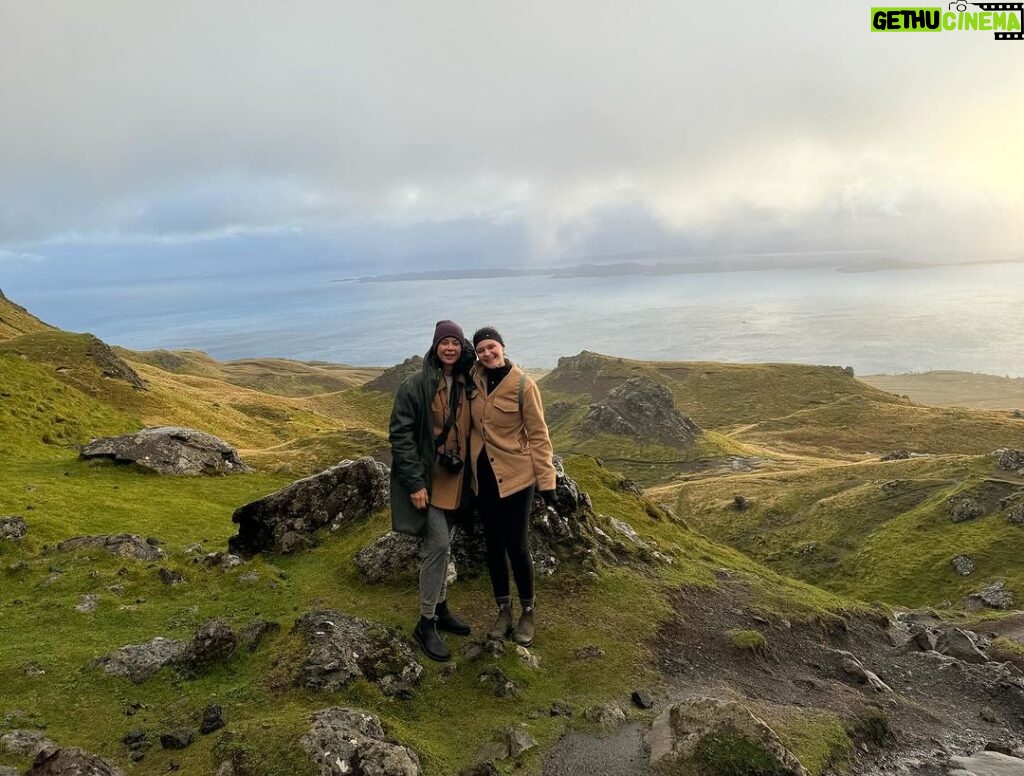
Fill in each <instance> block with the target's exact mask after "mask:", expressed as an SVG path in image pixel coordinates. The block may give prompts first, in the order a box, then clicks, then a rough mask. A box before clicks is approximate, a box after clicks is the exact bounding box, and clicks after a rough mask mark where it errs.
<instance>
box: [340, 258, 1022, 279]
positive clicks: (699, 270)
mask: <svg viewBox="0 0 1024 776" xmlns="http://www.w3.org/2000/svg"><path fill="white" fill-rule="evenodd" d="M763 258H764V257H757V258H756V259H755V257H747V258H738V259H730V260H716V261H713V262H712V261H700V262H616V263H613V264H574V265H571V266H565V267H554V268H550V267H549V268H543V269H542V268H536V269H506V268H501V267H497V268H473V267H467V268H465V269H445V270H425V271H422V272H396V273H390V274H383V275H363V276H360V277H349V278H336V279H332V280H330V281H329V282H331V283H405V282H417V281H430V280H483V279H488V278H495V279H497V278H518V277H547V278H550V279H552V280H571V279H576V278H609V277H658V276H666V275H700V274H715V273H721V274H725V273H730V272H771V271H776V270H786V271H788V270H807V269H831V270H835V271H836V272H842V273H848V274H858V273H866V272H887V271H914V270H924V269H936V268H944V267H964V266H972V265H989V264H1019V263H1021V262H1024V256H1021V257H1018V258H1004V259H981V260H978V261H951V262H940V261H920V262H919V261H907V260H905V259H873V260H869V261H867V262H865V263H863V264H836V263H835V260H834V258H829V259H824V258H821V259H817V260H814V259H810V260H809V259H808V258H807V257H806V256H804V255H800V256H791V257H788V258H787V259H784V260H781V261H775V262H773V263H772V264H770V265H767V266H766V265H765V263H764V261H763Z"/></svg>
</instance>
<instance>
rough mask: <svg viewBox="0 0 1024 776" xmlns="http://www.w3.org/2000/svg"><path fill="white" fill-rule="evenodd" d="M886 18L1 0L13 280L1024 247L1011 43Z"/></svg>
mask: <svg viewBox="0 0 1024 776" xmlns="http://www.w3.org/2000/svg"><path fill="white" fill-rule="evenodd" d="M869 26H870V3H869V2H867V0H863V1H860V0H856V1H855V0H843V2H837V3H825V2H820V0H814V1H813V2H794V1H793V0H785V2H778V3H771V2H747V1H746V0H742V1H740V2H732V3H710V2H706V3H690V2H682V1H681V0H665V1H664V2H643V1H642V0H636V1H635V2H632V3H629V4H625V3H622V2H600V1H599V0H587V1H586V2H552V0H544V2H539V1H537V2H533V1H531V0H527V1H525V2H524V1H523V0H520V1H519V2H516V3H489V2H479V1H478V0H473V1H472V2H470V1H466V2H456V1H453V0H443V1H442V2H435V3H423V2H387V1H382V2H374V3H368V2H339V1H338V0H331V1H330V2H308V1H304V2H287V3H286V2H277V1H274V2H261V1H260V0H245V1H244V2H226V1H225V0H216V2H191V1H187V0H186V1H178V2H173V3H167V2H155V1H150V0H123V1H114V0H92V1H91V2H79V1H78V0H66V1H65V2H52V1H50V0H33V1H32V2H27V1H23V0H0V117H2V118H0V287H3V284H4V278H5V276H6V277H7V278H8V279H9V280H11V281H13V282H14V283H15V284H17V283H19V282H20V283H26V284H27V283H29V281H30V280H32V282H34V283H42V282H53V283H60V282H68V281H69V279H73V278H83V277H87V276H90V275H91V274H98V275H103V274H104V273H112V274H118V273H122V274H124V273H126V274H127V275H130V276H134V275H139V276H142V275H145V274H147V273H157V274H159V273H161V272H162V273H165V274H166V273H173V272H182V273H186V274H187V273H188V272H199V273H200V274H201V273H202V272H205V271H210V270H211V268H217V271H220V272H224V273H230V272H237V271H249V270H253V269H258V270H266V271H273V270H275V269H277V270H279V269H280V268H281V267H282V266H284V265H286V264H288V263H298V264H303V265H306V266H324V267H327V268H331V270H332V271H333V270H336V271H337V273H338V274H339V276H344V275H346V274H361V273H364V272H369V271H373V272H384V271H390V270H392V269H394V270H396V271H397V270H399V269H407V268H409V267H413V266H421V267H428V266H429V267H445V266H467V265H470V264H474V263H484V264H505V263H514V264H524V265H539V264H548V263H555V262H562V261H567V260H576V259H585V258H587V257H605V256H615V255H620V254H625V255H638V256H654V257H659V256H681V257H686V256H697V255H706V254H711V255H719V254H726V253H735V252H754V253H757V252H778V251H825V250H836V251H854V250H858V251H877V252H878V253H879V254H881V255H894V254H898V253H905V252H914V251H925V252H928V251H939V250H942V251H946V252H947V255H955V257H957V258H964V259H974V258H978V257H985V256H986V255H987V254H986V251H990V250H996V251H1006V250H1010V251H1012V250H1013V249H1015V248H1016V246H1018V245H1022V244H1024V239H1022V238H1024V153H1022V148H1021V138H1022V137H1024V42H1019V43H1018V42H996V41H994V40H993V39H992V33H990V32H972V33H968V32H944V33H940V34H935V35H894V34H890V35H885V34H878V33H871V32H870V31H869ZM169 267H170V268H171V269H169ZM44 268H45V271H44ZM54 269H59V272H56V273H55V272H54V271H53V270H54ZM133 273H134V275H133ZM45 277H49V278H51V280H50V281H44V280H43V278H45Z"/></svg>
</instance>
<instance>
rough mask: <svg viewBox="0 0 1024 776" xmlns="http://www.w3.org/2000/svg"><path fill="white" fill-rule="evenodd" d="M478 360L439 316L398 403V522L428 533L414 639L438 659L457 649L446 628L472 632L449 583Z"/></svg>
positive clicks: (394, 493)
mask: <svg viewBox="0 0 1024 776" xmlns="http://www.w3.org/2000/svg"><path fill="white" fill-rule="evenodd" d="M472 359H473V353H472V348H471V347H470V345H469V343H468V342H467V341H466V339H465V336H464V335H463V332H462V328H461V327H460V326H459V325H458V324H456V323H454V322H452V321H448V320H444V321H438V322H437V325H436V326H435V327H434V339H433V344H432V345H431V346H430V350H429V352H428V353H427V354H426V356H424V358H423V368H422V369H420V371H418V372H415V373H414V374H412V375H410V376H409V377H407V378H406V379H405V381H404V382H403V383H402V384H401V386H399V388H398V393H397V394H396V395H395V403H394V406H393V407H392V410H391V424H390V433H389V440H390V442H391V527H392V529H393V530H395V531H398V532H400V533H407V534H413V535H415V536H420V537H422V538H423V541H422V544H421V545H420V619H419V622H418V623H417V624H416V627H415V629H414V630H413V638H414V639H415V640H416V643H417V644H419V645H420V647H421V648H422V649H423V652H424V653H425V654H426V655H427V657H429V658H431V659H433V660H448V659H449V657H450V656H451V653H450V651H449V649H448V645H447V644H445V641H444V639H443V638H442V637H441V635H440V634H439V633H438V631H448V632H449V633H455V634H458V635H461V636H465V635H468V634H469V632H470V627H469V625H468V624H466V622H465V621H463V620H462V619H461V618H459V617H457V616H456V615H454V614H453V613H452V612H451V610H450V609H449V608H448V599H447V590H446V584H445V582H446V578H447V575H448V561H449V558H450V555H451V539H452V531H453V522H454V521H453V520H452V513H453V512H454V511H455V510H457V509H458V508H459V506H460V504H461V501H462V492H463V480H464V477H465V476H466V467H465V465H464V461H465V458H466V456H467V455H468V454H469V426H470V420H469V401H468V398H467V395H466V385H467V383H466V374H467V372H468V365H469V364H471V363H472Z"/></svg>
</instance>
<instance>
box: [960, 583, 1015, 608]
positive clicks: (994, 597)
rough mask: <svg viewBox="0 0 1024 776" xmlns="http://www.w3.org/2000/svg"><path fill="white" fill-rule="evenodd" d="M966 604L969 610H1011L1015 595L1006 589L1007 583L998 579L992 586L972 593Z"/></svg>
mask: <svg viewBox="0 0 1024 776" xmlns="http://www.w3.org/2000/svg"><path fill="white" fill-rule="evenodd" d="M964 603H965V604H966V606H967V608H968V609H982V608H988V609H1009V608H1010V607H1011V606H1013V593H1011V592H1010V591H1009V590H1007V589H1006V581H1005V580H1002V579H997V580H996V581H995V582H993V583H992V584H991V585H988V586H987V587H983V588H982V589H981V590H979V591H977V592H976V593H971V594H970V595H969V596H967V598H966V599H965V601H964Z"/></svg>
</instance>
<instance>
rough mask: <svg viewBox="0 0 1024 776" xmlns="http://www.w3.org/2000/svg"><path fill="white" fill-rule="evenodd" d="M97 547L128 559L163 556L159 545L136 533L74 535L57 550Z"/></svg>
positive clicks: (146, 558) (149, 558)
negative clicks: (152, 543) (153, 544)
mask: <svg viewBox="0 0 1024 776" xmlns="http://www.w3.org/2000/svg"><path fill="white" fill-rule="evenodd" d="M85 549H98V550H106V551H107V552H109V553H110V554H111V555H117V556H118V557H119V558H127V559H129V560H142V561H154V560H160V559H162V558H163V557H165V553H164V551H163V550H161V549H160V548H159V547H154V546H152V545H151V544H149V543H147V542H146V540H145V539H143V538H142V537H141V536H139V535H138V534H111V535H103V536H76V537H74V538H73V539H66V540H65V541H63V542H61V543H60V544H58V545H57V551H58V552H73V551H75V550H85Z"/></svg>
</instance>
